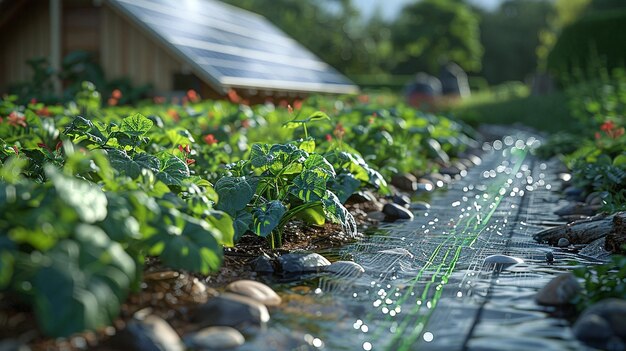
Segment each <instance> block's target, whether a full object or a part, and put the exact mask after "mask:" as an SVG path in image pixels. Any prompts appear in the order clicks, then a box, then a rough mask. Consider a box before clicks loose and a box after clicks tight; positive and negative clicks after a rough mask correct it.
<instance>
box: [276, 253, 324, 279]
mask: <svg viewBox="0 0 626 351" xmlns="http://www.w3.org/2000/svg"><path fill="white" fill-rule="evenodd" d="M278 262H279V264H280V267H281V269H282V271H283V272H284V273H288V274H298V273H311V272H318V271H319V270H320V269H321V268H322V267H324V266H329V265H330V262H329V261H328V260H327V259H326V258H324V256H322V255H320V254H317V253H305V252H292V253H288V254H284V255H282V256H280V257H279V258H278Z"/></svg>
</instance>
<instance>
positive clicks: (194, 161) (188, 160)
mask: <svg viewBox="0 0 626 351" xmlns="http://www.w3.org/2000/svg"><path fill="white" fill-rule="evenodd" d="M185 162H187V165H188V166H189V165H192V164H194V163H196V160H194V159H193V158H188V159H186V160H185Z"/></svg>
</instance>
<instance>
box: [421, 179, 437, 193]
mask: <svg viewBox="0 0 626 351" xmlns="http://www.w3.org/2000/svg"><path fill="white" fill-rule="evenodd" d="M433 189H435V184H434V183H433V182H431V181H430V180H428V179H426V178H420V179H419V180H418V181H417V191H433Z"/></svg>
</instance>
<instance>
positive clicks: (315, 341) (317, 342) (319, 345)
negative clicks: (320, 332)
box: [313, 338, 324, 348]
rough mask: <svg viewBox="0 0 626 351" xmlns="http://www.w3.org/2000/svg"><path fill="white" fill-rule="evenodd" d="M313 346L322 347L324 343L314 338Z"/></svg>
mask: <svg viewBox="0 0 626 351" xmlns="http://www.w3.org/2000/svg"><path fill="white" fill-rule="evenodd" d="M313 346H315V347H317V348H320V347H322V346H324V343H323V342H322V340H320V339H319V338H315V339H313Z"/></svg>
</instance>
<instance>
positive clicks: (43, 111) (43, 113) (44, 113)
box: [36, 106, 52, 117]
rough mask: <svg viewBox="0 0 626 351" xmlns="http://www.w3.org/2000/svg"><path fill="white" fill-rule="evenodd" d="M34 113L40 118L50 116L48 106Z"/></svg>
mask: <svg viewBox="0 0 626 351" xmlns="http://www.w3.org/2000/svg"><path fill="white" fill-rule="evenodd" d="M36 113H37V115H39V116H42V117H50V115H52V114H51V113H50V111H49V110H48V106H44V107H42V108H40V109H39V110H37V111H36Z"/></svg>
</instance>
